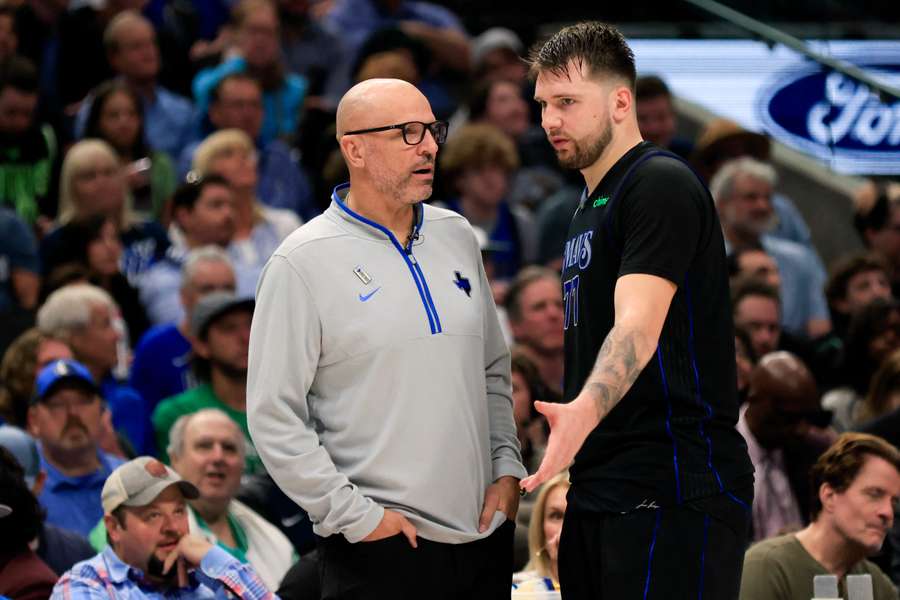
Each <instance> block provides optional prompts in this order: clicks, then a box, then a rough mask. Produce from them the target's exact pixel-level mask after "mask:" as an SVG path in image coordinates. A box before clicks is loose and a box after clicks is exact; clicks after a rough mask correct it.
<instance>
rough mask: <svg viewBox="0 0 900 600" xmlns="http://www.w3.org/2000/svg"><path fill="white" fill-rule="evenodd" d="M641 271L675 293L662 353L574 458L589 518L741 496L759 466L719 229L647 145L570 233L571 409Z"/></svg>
mask: <svg viewBox="0 0 900 600" xmlns="http://www.w3.org/2000/svg"><path fill="white" fill-rule="evenodd" d="M661 153H663V154H662V155H660V154H661ZM636 273H640V274H649V275H655V276H658V277H662V278H665V279H667V280H669V281H671V282H673V283H675V284H676V285H677V286H678V289H677V291H676V293H675V296H674V298H673V300H672V305H671V307H670V308H669V313H668V315H667V317H666V321H665V324H664V326H663V330H662V334H661V335H660V339H659V345H658V349H657V351H656V353H654V355H653V357H652V359H651V360H650V362H649V363H648V364H647V366H646V367H645V368H644V370H643V371H642V372H641V374H640V375H639V376H638V378H637V380H636V381H635V383H634V385H633V386H632V388H631V389H630V390H629V392H628V393H627V394H626V395H625V396H624V397H623V398H622V400H621V401H620V402H619V404H618V405H617V406H616V407H615V408H613V410H612V411H611V412H610V413H609V414H608V415H607V416H606V418H605V419H604V420H603V421H602V422H601V423H600V425H599V426H597V428H596V429H594V431H593V432H591V434H590V435H589V436H588V438H587V440H586V441H585V443H584V445H583V446H582V448H581V450H580V451H579V453H578V455H577V456H576V458H575V464H574V466H573V467H572V470H571V474H572V481H573V487H572V491H571V492H570V494H569V501H570V502H573V503H574V504H575V505H576V506H577V507H578V508H580V509H583V510H589V511H599V512H627V511H630V510H633V509H636V508H641V507H651V508H652V507H666V506H673V505H677V504H682V503H683V502H691V501H693V500H697V499H701V498H706V497H710V496H714V495H718V494H722V493H728V494H729V495H731V496H732V497H734V494H732V493H731V492H734V491H736V490H742V491H745V490H746V489H747V488H748V487H751V486H752V481H753V479H752V473H753V467H752V465H751V463H750V459H749V457H748V455H747V449H746V444H745V443H744V440H743V439H742V438H741V436H740V434H739V433H738V432H737V431H736V430H735V428H734V425H735V422H736V421H737V412H738V402H737V391H736V390H737V385H736V380H735V377H736V376H735V361H734V331H733V324H732V318H731V309H730V306H731V304H730V299H729V290H728V274H727V268H726V264H725V249H724V241H723V238H722V230H721V226H720V225H719V220H718V217H717V215H716V212H715V208H714V206H713V201H712V198H711V197H710V195H709V192H708V191H707V190H706V188H705V187H704V186H703V184H702V183H701V182H700V181H699V180H698V179H697V177H696V176H695V175H694V174H693V173H692V172H691V171H690V169H689V168H688V167H687V166H685V164H684V163H683V162H682V161H680V160H679V159H677V158H675V157H674V156H672V155H670V154H668V153H664V151H662V150H660V149H659V148H658V147H656V146H654V145H653V144H651V143H649V142H642V143H641V144H639V145H637V146H635V147H634V148H632V149H631V150H630V151H629V152H628V153H626V154H625V156H623V157H622V158H621V159H620V160H619V161H618V162H617V163H616V164H615V165H613V167H612V168H611V169H610V170H609V172H608V173H607V174H606V176H605V177H604V178H603V180H602V181H601V182H600V183H599V185H598V186H597V188H596V189H595V190H594V191H593V192H592V193H591V194H590V195H589V196H587V197H585V198H583V200H582V202H581V203H580V205H579V207H578V209H577V210H576V212H575V215H574V217H573V219H572V223H571V224H570V226H569V234H568V236H567V242H566V247H565V253H564V257H563V277H562V279H563V294H564V300H565V304H566V316H565V328H566V332H565V339H566V342H565V354H566V357H565V358H566V374H565V398H566V400H567V401H570V400H572V399H573V398H575V396H577V395H578V393H579V392H580V391H581V389H582V388H583V387H584V384H585V381H586V380H587V377H588V376H589V374H590V373H591V371H592V369H593V367H594V364H595V361H596V359H597V354H598V352H599V350H600V347H601V345H602V344H603V341H604V340H605V339H606V336H607V334H608V333H609V331H610V329H611V328H612V327H613V324H614V319H615V310H614V304H613V295H614V292H615V287H616V281H617V279H618V278H619V277H622V276H624V275H629V274H636ZM735 500H736V502H737V503H738V504H740V503H741V502H745V501H746V497H745V498H744V499H743V500H739V499H737V498H735Z"/></svg>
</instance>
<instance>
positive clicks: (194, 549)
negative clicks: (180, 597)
mask: <svg viewBox="0 0 900 600" xmlns="http://www.w3.org/2000/svg"><path fill="white" fill-rule="evenodd" d="M210 548H212V544H210V543H209V542H208V541H207V540H205V539H203V538H201V537H199V536H196V535H191V534H187V535H184V536H182V537H181V539H180V540H179V541H178V545H177V546H176V547H175V549H174V550H172V551H171V552H170V553H169V556H167V557H166V560H165V562H163V574H166V573H168V572H169V571H170V570H171V569H172V565H176V564H177V567H176V568H177V569H178V586H179V587H184V586H186V585H187V583H188V581H187V568H188V567H197V566H199V565H200V561H202V560H203V557H204V556H206V553H207V552H209V550H210Z"/></svg>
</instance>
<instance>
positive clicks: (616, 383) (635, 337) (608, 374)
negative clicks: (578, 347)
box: [581, 324, 656, 423]
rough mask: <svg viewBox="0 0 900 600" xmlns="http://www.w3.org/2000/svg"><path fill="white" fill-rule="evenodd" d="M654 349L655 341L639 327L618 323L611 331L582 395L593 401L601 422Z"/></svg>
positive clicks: (631, 383) (634, 378) (642, 367)
mask: <svg viewBox="0 0 900 600" xmlns="http://www.w3.org/2000/svg"><path fill="white" fill-rule="evenodd" d="M655 348H656V340H652V339H650V336H648V335H647V334H646V333H645V332H644V331H642V330H641V329H640V328H639V327H633V326H629V325H627V324H617V325H615V326H614V327H613V328H612V329H611V330H610V332H609V334H608V335H607V336H606V339H605V340H604V341H603V345H602V346H601V347H600V352H599V353H598V354H597V362H596V363H594V368H593V370H592V371H591V374H590V376H589V377H588V379H587V382H586V383H585V385H584V388H583V389H582V392H581V395H583V396H587V397H588V398H590V400H591V401H592V404H593V406H594V408H595V409H596V415H597V422H598V423H599V422H600V421H602V420H603V419H604V418H605V417H606V415H608V414H609V413H610V411H612V409H613V408H615V406H616V405H617V404H618V403H619V401H620V400H621V399H622V397H623V396H624V395H625V394H626V393H627V392H628V390H629V389H631V386H632V385H633V384H634V382H635V380H636V379H637V378H638V375H640V373H641V371H643V369H644V367H645V366H647V363H648V362H649V361H650V358H651V357H652V356H653V351H654V349H655Z"/></svg>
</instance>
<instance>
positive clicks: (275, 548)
mask: <svg viewBox="0 0 900 600" xmlns="http://www.w3.org/2000/svg"><path fill="white" fill-rule="evenodd" d="M528 41H530V40H528ZM525 50H526V44H525V43H523V40H521V39H520V38H519V37H518V36H517V35H516V34H515V33H514V32H512V31H510V30H507V29H503V28H494V29H489V30H487V31H483V32H472V31H466V30H465V29H464V27H463V25H462V23H461V21H460V19H459V18H458V16H456V15H454V14H453V13H452V12H451V11H450V10H448V9H447V8H444V7H442V6H438V5H434V4H429V3H424V2H411V1H408V0H333V1H329V2H316V3H310V2H306V1H305V0H238V1H236V2H222V1H220V0H209V1H206V2H194V3H175V2H172V3H168V2H159V1H156V0H152V1H149V2H148V1H147V0H106V1H105V2H84V1H80V0H73V1H72V2H69V3H66V2H62V3H60V2H54V1H52V0H13V1H11V2H5V3H2V4H0V354H2V363H0V422H2V423H3V424H2V425H0V446H2V447H4V448H6V449H7V450H8V452H7V451H5V450H0V463H2V465H0V466H2V469H0V471H2V477H0V480H2V482H3V484H2V486H0V508H2V507H3V506H8V507H14V511H15V512H16V515H17V516H16V518H17V519H18V518H20V517H21V519H22V521H21V526H20V527H19V531H18V533H17V535H19V537H20V538H21V539H18V538H17V540H16V541H15V543H16V544H18V546H16V548H12V550H15V551H16V552H18V551H19V550H21V548H20V546H21V543H20V542H22V543H25V545H26V546H28V547H29V548H31V550H29V552H31V554H27V555H25V554H23V555H22V556H19V555H16V556H19V557H18V558H15V561H21V564H23V565H26V566H25V567H23V569H24V570H22V571H21V572H20V571H16V569H18V567H16V566H15V565H17V564H20V563H19V562H15V561H13V559H12V558H11V557H12V556H13V554H10V556H7V555H6V554H7V550H6V548H7V547H10V546H9V545H8V544H7V541H9V540H11V539H12V538H4V550H3V551H0V595H3V594H7V591H6V589H5V588H4V587H3V586H4V585H6V578H7V577H12V575H11V573H12V572H13V571H16V577H20V576H21V573H23V572H26V571H27V572H28V573H30V574H33V578H34V582H35V586H36V588H35V589H37V588H40V587H41V585H43V586H44V588H46V589H44V591H45V592H47V593H49V588H48V587H47V586H49V587H52V586H53V583H54V582H55V579H56V578H57V577H59V576H60V575H62V573H63V572H64V571H66V570H68V569H69V568H70V567H71V566H72V565H73V564H74V563H75V562H77V561H79V560H83V559H85V558H89V557H90V556H92V555H93V554H94V553H96V552H100V551H102V550H103V548H105V547H106V546H107V544H108V543H109V537H108V533H107V531H106V528H105V525H104V518H103V517H104V512H103V507H102V505H101V501H100V495H101V490H102V488H103V486H104V482H105V481H106V478H107V477H108V476H109V474H110V473H111V472H112V471H113V470H114V469H115V468H116V467H117V466H118V465H120V464H122V463H123V462H125V461H128V460H129V459H132V458H134V457H138V456H153V457H157V458H159V459H160V460H161V461H163V462H164V463H166V464H168V465H171V467H172V468H173V469H174V470H175V471H176V472H177V473H178V475H180V477H182V478H183V479H184V480H186V481H188V482H190V483H192V484H193V485H194V486H195V487H196V488H197V489H198V490H199V492H200V496H199V498H196V499H190V500H189V517H190V518H189V522H190V530H191V531H192V532H194V533H198V534H200V535H204V536H206V538H207V539H209V540H211V542H212V543H213V544H217V545H219V546H220V547H222V548H223V549H224V550H225V551H226V552H228V553H229V554H231V555H232V556H234V557H236V558H237V559H238V560H240V561H243V562H247V563H249V564H251V565H252V566H253V567H254V568H255V569H256V572H257V573H258V574H259V576H260V578H261V579H262V581H263V582H264V583H265V584H266V586H267V587H270V588H271V589H272V591H275V590H278V589H279V588H280V590H281V592H280V593H281V594H282V595H285V596H287V597H288V598H301V597H317V596H315V595H308V594H315V593H316V592H315V591H314V590H315V589H316V587H315V586H316V585H317V583H316V569H315V561H316V558H315V542H314V538H313V535H312V530H311V525H310V522H309V519H308V517H307V516H306V515H305V513H303V512H302V510H300V509H299V508H298V507H297V506H296V505H294V504H293V503H292V502H291V501H290V500H289V499H288V498H287V497H286V496H284V495H283V494H282V493H281V492H280V490H278V488H277V487H276V486H275V485H274V483H273V482H272V480H271V479H270V478H269V476H268V475H267V473H266V470H265V467H264V465H263V464H262V462H261V461H260V459H259V457H258V456H257V454H256V452H255V450H254V444H253V440H252V438H251V436H250V434H249V431H248V428H247V417H246V377H247V347H248V343H249V331H250V323H251V318H252V314H253V311H254V301H253V295H254V292H255V289H256V283H257V280H258V278H259V275H260V272H261V270H262V268H263V266H264V265H265V263H266V261H267V260H268V258H269V257H270V256H271V254H272V252H273V251H274V250H275V248H276V247H277V246H278V245H279V243H280V242H281V240H283V239H284V238H285V237H286V236H287V235H288V234H289V233H290V232H291V231H293V230H294V229H296V228H297V227H298V226H300V225H301V224H302V223H304V222H306V221H309V220H310V219H313V218H316V216H317V215H318V214H319V213H320V212H321V211H322V210H323V209H324V208H325V207H326V206H327V204H328V202H329V200H330V192H331V189H332V188H333V186H334V185H336V184H338V183H341V182H342V181H344V178H345V176H346V167H345V166H344V165H343V162H342V160H341V157H340V154H339V152H338V150H337V144H336V142H335V139H334V132H335V126H334V113H335V109H336V105H337V102H338V100H339V99H340V97H341V95H342V94H343V93H344V92H345V91H346V90H347V89H348V88H349V87H350V86H351V85H352V84H353V83H355V82H357V81H361V80H363V79H368V78H375V77H396V78H400V79H405V80H407V81H409V82H411V83H413V84H415V85H416V86H417V87H418V88H419V89H421V90H422V91H423V93H425V95H426V96H427V97H428V99H429V101H430V102H431V105H432V107H433V110H434V113H435V115H437V117H438V118H440V119H446V120H448V121H450V123H451V127H450V135H449V138H448V140H447V143H446V145H445V146H444V147H443V148H442V149H441V151H440V152H439V156H438V157H437V158H438V173H437V178H438V179H437V181H436V186H435V193H434V196H433V197H432V199H431V200H430V201H431V202H434V203H436V204H439V205H441V206H443V207H446V208H450V209H452V210H454V211H457V212H459V213H460V214H462V215H464V216H465V217H466V218H467V219H468V220H469V222H470V223H471V224H472V226H473V227H474V228H475V229H476V235H477V236H478V238H479V242H480V244H481V248H482V255H483V259H484V262H485V269H486V272H487V274H488V277H489V279H490V280H491V285H492V289H493V293H494V299H495V302H496V304H497V307H498V311H499V313H500V315H501V322H502V324H503V325H504V328H505V334H506V336H507V341H508V342H509V344H510V346H511V347H512V396H513V401H514V414H515V421H516V426H517V429H518V435H519V440H520V442H521V445H522V450H523V459H524V461H525V463H526V466H527V467H528V469H529V471H533V470H534V469H535V468H536V467H537V465H538V464H539V463H540V459H541V456H542V453H543V450H544V447H545V444H546V439H547V434H548V427H547V424H546V423H545V422H544V420H543V417H542V416H541V415H540V414H539V413H537V412H536V411H535V410H534V408H533V404H532V403H533V402H534V401H535V400H545V401H560V399H561V395H562V389H561V384H562V378H563V359H564V348H563V302H564V299H563V295H562V290H561V286H560V281H559V276H558V273H559V268H560V265H561V263H562V257H563V250H564V249H563V243H564V239H565V232H566V227H567V224H568V221H569V219H570V216H571V214H572V211H573V210H574V208H575V207H576V206H577V205H578V202H579V199H580V198H581V195H582V188H583V184H582V182H581V179H580V177H579V174H578V173H577V172H576V173H572V172H565V171H564V170H562V169H561V168H560V167H559V165H558V164H557V162H556V160H555V156H554V153H553V151H552V148H551V147H550V146H549V144H548V143H547V141H546V139H545V135H544V132H543V131H542V130H541V128H540V117H539V114H537V111H536V109H535V105H534V103H533V102H532V100H531V94H532V87H533V84H532V83H530V82H529V81H528V79H527V72H526V68H525V65H524V63H523V62H522V60H521V57H522V56H523V54H524V53H525ZM636 97H637V115H638V120H639V124H640V127H641V130H642V133H643V136H644V138H645V139H647V140H649V141H652V142H654V143H656V144H658V145H660V146H661V147H663V148H666V149H668V150H670V151H672V152H673V153H674V154H676V155H678V156H680V157H682V158H683V159H684V160H686V161H688V162H689V163H690V164H691V165H692V166H693V167H694V169H695V171H696V172H697V173H698V176H699V177H701V178H703V179H704V180H705V182H706V183H707V185H708V186H709V189H710V191H711V196H712V200H713V201H714V203H715V206H716V209H717V210H718V214H719V218H720V221H721V224H722V228H723V232H724V235H725V241H726V252H727V253H728V255H729V259H728V264H729V269H730V275H731V278H732V279H731V282H732V293H731V300H732V310H733V315H734V322H735V326H736V329H735V340H734V342H735V349H736V361H737V366H738V382H737V388H738V393H739V395H740V397H741V399H742V408H741V411H740V415H739V422H738V428H739V430H740V431H741V433H742V434H743V435H744V436H745V438H746V440H747V443H748V447H749V450H750V455H751V458H752V460H753V462H754V466H755V468H756V473H757V474H756V485H755V494H756V502H755V504H754V508H753V539H754V540H764V539H767V538H772V537H773V536H777V535H779V534H783V533H785V532H789V531H792V530H799V529H801V528H803V527H806V526H808V525H809V524H810V506H809V504H808V499H809V497H810V493H811V492H813V493H814V492H815V490H811V489H810V479H809V473H810V469H811V468H812V466H813V465H815V464H816V462H817V460H819V458H820V457H821V456H822V455H823V453H824V452H825V451H826V449H828V448H829V446H832V444H834V443H835V441H836V440H837V439H838V435H839V434H841V433H843V432H849V431H870V432H873V433H877V434H878V435H880V436H882V437H883V438H885V439H887V440H888V441H889V442H891V443H894V444H896V443H900V304H898V301H897V294H898V293H900V185H898V184H894V183H885V182H876V183H871V184H867V185H866V186H865V187H864V188H862V189H861V190H860V191H859V193H858V195H857V197H856V198H854V207H855V220H854V225H855V227H856V229H857V231H858V232H859V236H860V240H861V241H862V242H863V243H864V245H865V248H866V250H865V252H863V253H859V254H856V255H853V256H845V257H841V259H840V260H838V261H835V262H834V264H829V265H825V264H824V263H823V261H822V260H821V259H820V257H819V255H818V254H817V252H816V249H815V247H814V246H813V245H812V243H811V235H810V231H809V228H808V227H807V225H806V223H805V221H804V219H803V217H802V215H801V213H800V212H799V211H798V210H797V208H796V206H795V205H794V203H793V201H792V199H791V198H789V197H787V196H786V195H785V194H784V193H783V192H782V191H781V190H780V187H779V181H778V171H777V168H776V166H775V165H774V164H773V163H772V162H771V159H770V157H771V148H770V142H769V140H768V139H767V138H766V137H764V136H762V135H759V134H756V133H752V132H749V131H745V130H742V129H741V128H740V127H739V126H737V125H736V124H734V123H731V122H728V121H722V120H717V121H714V122H712V123H710V124H709V125H708V127H707V128H706V130H705V131H703V132H702V133H701V135H700V136H699V137H698V138H697V139H696V140H688V139H682V138H680V137H678V136H676V131H677V123H676V113H675V110H674V105H673V100H672V97H671V95H670V93H669V91H668V89H667V87H666V85H665V83H664V82H663V80H662V79H660V78H659V77H657V76H655V75H653V74H643V76H642V77H640V78H639V80H638V82H637V89H636ZM660 201H665V199H664V198H660ZM567 487H568V479H567V476H566V475H565V474H560V475H559V476H558V477H557V478H556V479H554V480H552V481H551V482H549V483H548V484H546V485H545V486H544V488H543V490H542V491H540V493H538V494H536V498H527V499H526V500H525V502H524V503H523V509H522V510H521V511H520V517H519V521H520V527H519V529H518V533H517V555H516V556H517V559H516V562H517V568H519V569H521V570H522V571H523V572H522V573H520V574H519V576H518V578H517V581H519V582H521V581H523V580H524V579H526V578H527V577H529V576H536V577H540V578H550V579H551V580H556V579H557V578H558V574H557V568H556V545H557V543H558V536H559V524H560V522H561V519H562V515H563V513H564V511H565V493H564V492H565V490H566V489H567ZM20 512H21V513H22V514H21V515H20V514H19V513H20ZM2 517H3V515H0V523H3V522H4V521H3V520H2ZM529 522H530V526H529ZM898 540H900V530H898V531H895V532H894V534H893V535H891V536H889V541H888V542H887V543H886V544H885V547H884V549H883V550H882V551H881V553H880V555H879V557H878V561H879V564H880V565H881V566H882V568H883V569H884V570H885V572H886V573H887V574H888V575H889V576H890V577H891V578H892V579H893V581H894V582H895V583H897V582H900V543H898ZM9 543H13V542H12V541H9ZM10 548H11V547H10ZM12 550H10V552H12ZM32 551H33V552H32ZM23 552H24V550H23ZM8 558H9V560H7V559H8ZM526 565H527V566H526ZM19 583H21V582H19ZM8 589H11V588H8ZM7 595H8V594H7ZM45 596H46V593H45V594H43V597H45ZM22 597H25V596H22ZM31 597H35V598H37V597H42V596H41V593H40V592H35V595H33V596H31Z"/></svg>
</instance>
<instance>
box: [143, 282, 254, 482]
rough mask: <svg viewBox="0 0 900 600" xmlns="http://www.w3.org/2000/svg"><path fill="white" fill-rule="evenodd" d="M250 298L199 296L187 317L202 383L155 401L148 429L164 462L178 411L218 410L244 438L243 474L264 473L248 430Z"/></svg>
mask: <svg viewBox="0 0 900 600" xmlns="http://www.w3.org/2000/svg"><path fill="white" fill-rule="evenodd" d="M253 307H254V302H253V300H252V299H249V298H239V297H238V296H235V295H234V294H232V293H230V292H214V293H212V294H209V295H207V296H204V297H203V298H202V299H201V300H200V301H199V302H198V303H197V305H196V306H195V307H194V312H193V314H192V315H191V323H190V326H191V327H190V328H191V337H192V340H191V343H192V346H193V358H192V361H193V365H192V366H193V369H194V372H195V374H196V375H197V378H198V380H199V381H200V382H201V384H200V385H199V386H197V387H195V388H193V389H190V390H187V391H186V392H183V393H181V394H178V395H177V396H172V397H171V398H167V399H165V400H163V401H162V402H160V403H159V405H158V406H157V407H156V410H154V411H153V429H154V430H155V432H156V443H157V446H156V447H157V448H158V449H159V452H160V454H161V455H162V456H163V458H164V460H165V461H166V462H167V463H168V462H169V456H168V454H167V452H166V449H167V448H168V447H169V430H171V429H172V425H174V424H175V421H177V420H178V417H180V416H182V415H187V414H191V413H194V412H197V411H198V410H201V409H203V408H218V409H219V410H221V411H223V412H224V413H225V414H227V415H228V416H229V417H231V419H232V420H234V422H235V423H237V425H238V426H239V427H240V428H241V431H242V432H243V434H244V439H245V442H246V454H245V456H244V463H245V464H244V468H245V472H246V473H247V474H250V475H260V474H263V473H265V468H264V467H263V464H262V461H260V459H259V455H258V454H257V453H256V448H255V447H254V446H253V442H252V440H251V439H250V431H249V430H248V429H247V348H248V345H249V341H250V320H251V318H252V317H253Z"/></svg>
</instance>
